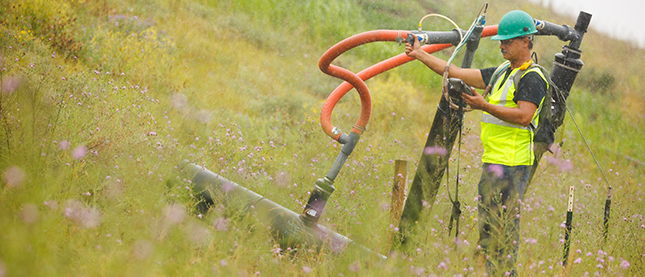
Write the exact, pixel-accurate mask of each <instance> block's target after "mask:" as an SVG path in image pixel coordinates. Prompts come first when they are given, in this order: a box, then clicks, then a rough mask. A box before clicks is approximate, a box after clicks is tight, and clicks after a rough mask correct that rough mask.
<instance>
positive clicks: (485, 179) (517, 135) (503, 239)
mask: <svg viewBox="0 0 645 277" xmlns="http://www.w3.org/2000/svg"><path fill="white" fill-rule="evenodd" d="M535 33H537V29H536V28H535V23H534V21H533V18H532V17H531V16H530V15H529V14H528V13H526V12H524V11H519V10H516V11H511V12H508V13H507V14H505V15H504V16H503V17H502V19H501V20H500V22H499V29H498V33H497V35H495V36H493V37H492V40H497V41H499V42H500V45H499V49H500V50H501V52H502V55H503V57H504V59H506V60H507V61H508V62H510V66H508V69H507V70H506V71H505V72H503V73H501V74H500V75H499V78H497V80H496V81H495V83H494V84H493V86H492V89H491V90H490V95H488V97H487V98H484V97H483V96H482V95H481V94H479V93H477V91H475V89H474V88H479V89H484V88H485V87H486V86H487V84H488V83H489V81H490V80H491V78H492V75H493V73H494V71H495V70H496V69H497V67H491V68H485V69H472V68H459V67H457V66H455V65H451V66H450V68H449V76H450V77H454V78H459V79H461V80H463V81H464V82H465V83H466V84H468V85H469V86H472V87H474V88H473V89H472V92H473V94H474V95H473V96H471V95H468V94H465V93H462V94H461V96H462V98H463V100H464V101H465V102H466V103H467V104H468V105H469V106H470V107H471V108H473V109H478V110H481V111H482V112H483V114H482V119H481V141H482V144H483V146H484V154H483V156H482V162H483V167H482V168H483V172H482V175H481V179H480V181H479V184H478V193H479V196H478V200H479V202H478V212H479V219H478V221H479V245H480V246H481V249H482V250H483V251H482V252H483V254H485V255H482V257H485V258H486V270H487V272H488V274H489V275H490V276H500V275H506V276H509V275H510V276H515V275H516V268H515V264H516V261H517V252H518V248H519V242H520V240H519V229H520V226H519V218H520V216H519V214H520V207H519V201H521V200H522V199H523V196H524V192H525V190H526V187H527V183H528V180H529V174H530V170H531V165H532V164H533V162H534V161H533V160H534V154H533V136H534V130H535V128H536V127H537V121H538V120H537V117H538V114H539V112H538V111H539V108H540V107H541V104H542V102H543V99H544V96H545V95H546V91H547V88H548V83H547V80H546V78H545V76H544V75H543V74H542V72H541V71H540V70H539V69H538V68H536V67H535V68H533V67H529V66H530V65H531V63H533V60H532V59H531V50H532V48H533V38H534V34H535ZM405 53H406V54H407V55H408V56H409V57H412V58H415V59H417V60H419V61H421V62H423V63H424V64H425V65H426V66H428V67H429V68H430V69H432V70H433V71H434V72H436V73H437V74H439V75H443V73H444V69H445V66H446V62H445V61H443V60H441V59H439V58H437V57H435V56H432V55H430V54H428V53H427V52H424V51H423V50H421V49H420V45H419V42H418V41H416V40H415V42H414V45H410V44H409V43H408V44H406V47H405ZM518 72H522V73H523V75H522V77H521V79H520V81H519V83H518V84H517V86H515V85H514V84H513V81H514V75H515V74H517V73H518ZM516 88H517V90H516Z"/></svg>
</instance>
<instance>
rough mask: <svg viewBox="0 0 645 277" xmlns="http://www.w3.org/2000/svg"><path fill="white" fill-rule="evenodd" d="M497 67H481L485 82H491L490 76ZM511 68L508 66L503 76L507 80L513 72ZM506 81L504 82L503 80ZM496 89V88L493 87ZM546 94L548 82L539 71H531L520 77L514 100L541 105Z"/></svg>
mask: <svg viewBox="0 0 645 277" xmlns="http://www.w3.org/2000/svg"><path fill="white" fill-rule="evenodd" d="M495 69H497V68H496V67H489V68H484V69H480V70H479V71H480V72H481V74H482V79H484V84H488V83H489V82H490V78H492V77H493V73H494V72H495ZM511 71H512V70H511V68H508V69H507V70H506V72H505V73H504V76H502V78H503V79H502V80H503V81H505V80H506V79H508V76H509V75H510V74H511ZM502 83H504V82H502ZM493 90H494V88H493ZM545 95H546V82H545V81H544V79H542V77H540V74H538V73H537V72H529V73H526V75H524V77H522V79H520V83H519V84H518V85H517V91H515V96H514V97H513V102H515V103H516V104H517V102H518V101H528V102H531V103H533V104H535V105H536V106H540V103H541V102H542V98H544V96H545Z"/></svg>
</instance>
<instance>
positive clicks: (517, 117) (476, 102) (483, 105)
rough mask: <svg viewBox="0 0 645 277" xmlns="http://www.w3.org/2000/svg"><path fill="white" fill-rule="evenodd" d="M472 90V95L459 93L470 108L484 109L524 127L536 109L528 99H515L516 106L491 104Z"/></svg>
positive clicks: (529, 122)
mask: <svg viewBox="0 0 645 277" xmlns="http://www.w3.org/2000/svg"><path fill="white" fill-rule="evenodd" d="M472 91H473V93H474V94H475V95H474V96H470V95H468V94H465V93H462V94H461V97H462V98H463V99H464V101H466V103H467V104H468V105H469V106H470V107H471V108H473V109H478V110H482V111H485V112H487V113H489V114H491V115H493V116H495V117H497V118H499V119H501V120H504V121H506V122H510V123H514V124H519V125H522V126H524V127H526V126H528V125H529V124H531V120H533V115H534V114H535V110H537V105H535V104H534V103H532V102H529V101H517V108H511V107H504V106H498V105H493V104H491V103H488V102H487V101H486V100H485V99H484V97H482V96H481V94H479V93H477V91H475V89H473V90H472Z"/></svg>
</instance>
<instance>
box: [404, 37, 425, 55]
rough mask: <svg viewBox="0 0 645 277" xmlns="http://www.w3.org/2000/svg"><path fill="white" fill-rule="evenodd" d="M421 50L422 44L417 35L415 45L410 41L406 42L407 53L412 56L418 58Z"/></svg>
mask: <svg viewBox="0 0 645 277" xmlns="http://www.w3.org/2000/svg"><path fill="white" fill-rule="evenodd" d="M421 51H423V50H421V45H419V40H418V39H417V36H414V45H410V44H409V43H406V44H405V54H406V55H408V57H410V58H415V59H416V58H418V54H419V52H421Z"/></svg>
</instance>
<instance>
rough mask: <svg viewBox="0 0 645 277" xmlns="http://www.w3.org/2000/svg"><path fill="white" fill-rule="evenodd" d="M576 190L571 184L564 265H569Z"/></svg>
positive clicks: (563, 256) (563, 257)
mask: <svg viewBox="0 0 645 277" xmlns="http://www.w3.org/2000/svg"><path fill="white" fill-rule="evenodd" d="M575 190H576V187H575V186H569V201H568V205H567V221H566V223H565V228H566V229H565V230H566V231H565V233H564V254H563V255H562V265H563V266H566V265H567V260H568V258H569V247H570V246H571V226H572V225H571V222H572V220H573V195H574V192H575Z"/></svg>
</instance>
